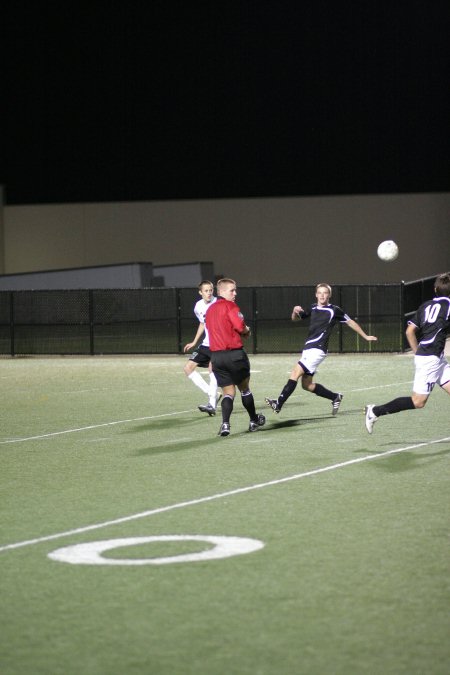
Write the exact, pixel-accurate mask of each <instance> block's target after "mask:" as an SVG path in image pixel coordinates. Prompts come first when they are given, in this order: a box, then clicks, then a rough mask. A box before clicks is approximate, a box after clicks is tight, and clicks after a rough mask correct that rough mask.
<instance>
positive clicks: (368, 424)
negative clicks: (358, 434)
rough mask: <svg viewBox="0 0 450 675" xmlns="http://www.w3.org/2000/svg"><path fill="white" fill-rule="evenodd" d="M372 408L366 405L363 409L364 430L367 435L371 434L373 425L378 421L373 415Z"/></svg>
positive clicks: (372, 406)
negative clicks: (364, 414)
mask: <svg viewBox="0 0 450 675" xmlns="http://www.w3.org/2000/svg"><path fill="white" fill-rule="evenodd" d="M374 407H375V406H374V405H366V407H365V408H364V412H365V413H366V429H367V431H368V432H369V434H371V433H372V431H373V425H374V424H375V422H376V421H377V419H378V417H377V416H376V415H374V413H373V409H374Z"/></svg>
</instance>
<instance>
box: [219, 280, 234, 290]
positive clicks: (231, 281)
mask: <svg viewBox="0 0 450 675" xmlns="http://www.w3.org/2000/svg"><path fill="white" fill-rule="evenodd" d="M228 284H234V285H235V286H236V282H235V280H234V279H228V278H226V277H225V278H223V279H219V281H218V282H217V290H220V289H221V288H222V286H228Z"/></svg>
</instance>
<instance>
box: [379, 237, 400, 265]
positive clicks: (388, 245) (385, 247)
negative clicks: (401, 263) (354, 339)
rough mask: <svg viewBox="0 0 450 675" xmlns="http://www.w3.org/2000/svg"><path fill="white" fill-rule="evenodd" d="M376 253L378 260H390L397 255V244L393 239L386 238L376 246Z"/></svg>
mask: <svg viewBox="0 0 450 675" xmlns="http://www.w3.org/2000/svg"><path fill="white" fill-rule="evenodd" d="M377 255H378V257H379V258H380V260H384V262H391V261H392V260H395V259H396V258H397V257H398V246H397V244H396V243H395V241H392V240H391V239H386V241H382V242H381V244H380V245H379V246H378V249H377Z"/></svg>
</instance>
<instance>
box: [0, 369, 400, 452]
mask: <svg viewBox="0 0 450 675" xmlns="http://www.w3.org/2000/svg"><path fill="white" fill-rule="evenodd" d="M411 383H412V380H409V381H408V382H392V383H391V384H381V385H377V386H375V387H364V389H351V390H350V392H353V391H370V390H371V389H385V388H386V387H395V386H397V385H399V384H411ZM350 392H349V393H350ZM299 396H300V394H298V395H297V396H293V397H292V398H298V397H299ZM191 412H196V409H195V410H192V409H191V410H178V411H177V412H171V413H162V414H161V415H149V416H147V417H134V418H131V419H125V420H116V421H115V422H103V423H101V424H90V425H88V426H85V427H78V428H76V429H64V430H63V431H52V432H49V433H48V434H40V435H38V436H24V437H23V438H9V439H7V440H5V441H0V445H8V444H9V445H10V444H11V443H25V442H26V441H39V440H41V439H43V438H53V437H54V436H63V435H65V434H74V433H77V432H79V431H89V430H90V429H101V428H102V427H113V426H116V425H117V424H130V423H131V422H144V421H145V420H156V419H160V418H161V417H173V416H175V415H184V414H186V413H191Z"/></svg>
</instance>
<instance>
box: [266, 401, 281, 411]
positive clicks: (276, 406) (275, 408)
mask: <svg viewBox="0 0 450 675" xmlns="http://www.w3.org/2000/svg"><path fill="white" fill-rule="evenodd" d="M264 400H265V402H266V403H267V405H268V406H269V408H272V410H273V411H274V412H276V413H279V412H280V410H281V407H280V404H279V403H278V399H277V398H265V399H264Z"/></svg>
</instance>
